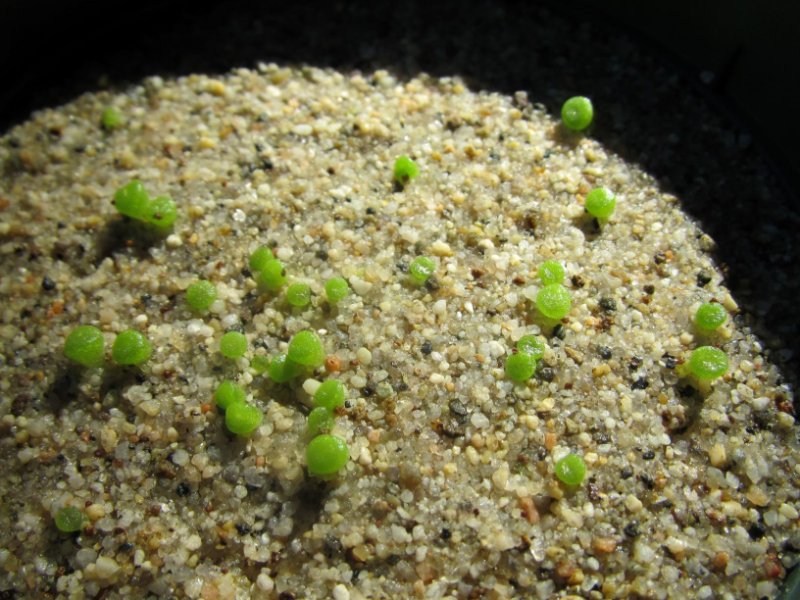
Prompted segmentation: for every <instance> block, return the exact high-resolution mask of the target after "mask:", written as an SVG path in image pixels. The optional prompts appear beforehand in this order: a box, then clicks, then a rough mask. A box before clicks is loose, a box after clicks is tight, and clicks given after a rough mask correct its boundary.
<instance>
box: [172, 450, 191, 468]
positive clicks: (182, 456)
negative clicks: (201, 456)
mask: <svg viewBox="0 0 800 600" xmlns="http://www.w3.org/2000/svg"><path fill="white" fill-rule="evenodd" d="M188 462H189V453H188V452H187V451H186V450H184V449H183V448H178V449H177V450H175V452H173V453H172V463H173V464H175V465H177V466H179V467H182V466H184V465H185V464H186V463H188Z"/></svg>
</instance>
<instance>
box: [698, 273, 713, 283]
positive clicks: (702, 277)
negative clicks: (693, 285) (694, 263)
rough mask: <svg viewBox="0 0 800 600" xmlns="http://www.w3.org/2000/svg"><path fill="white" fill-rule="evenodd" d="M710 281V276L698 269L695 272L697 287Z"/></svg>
mask: <svg viewBox="0 0 800 600" xmlns="http://www.w3.org/2000/svg"><path fill="white" fill-rule="evenodd" d="M709 283H711V277H709V276H708V275H706V274H705V273H703V272H702V271H700V272H699V273H698V274H697V287H705V286H707V285H708V284H709Z"/></svg>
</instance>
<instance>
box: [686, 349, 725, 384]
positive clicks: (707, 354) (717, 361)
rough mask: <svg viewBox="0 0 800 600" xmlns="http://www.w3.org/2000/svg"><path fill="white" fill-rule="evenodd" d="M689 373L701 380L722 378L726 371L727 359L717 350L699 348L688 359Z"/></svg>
mask: <svg viewBox="0 0 800 600" xmlns="http://www.w3.org/2000/svg"><path fill="white" fill-rule="evenodd" d="M689 371H690V372H691V373H692V374H693V375H694V376H695V377H697V378H698V379H702V380H711V379H716V378H717V377H722V376H723V375H724V374H725V373H726V372H727V371H728V357H727V356H726V355H725V353H724V352H723V351H722V350H720V349H719V348H714V347H713V346H700V347H699V348H695V349H694V350H693V351H692V355H691V356H690V357H689Z"/></svg>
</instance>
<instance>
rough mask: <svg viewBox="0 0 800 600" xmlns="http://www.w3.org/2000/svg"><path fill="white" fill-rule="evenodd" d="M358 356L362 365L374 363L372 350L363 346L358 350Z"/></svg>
mask: <svg viewBox="0 0 800 600" xmlns="http://www.w3.org/2000/svg"><path fill="white" fill-rule="evenodd" d="M356 358H357V359H358V362H360V363H361V364H362V365H364V366H367V365H369V364H370V363H372V352H370V351H369V350H367V349H366V348H364V347H363V346H362V347H361V348H359V349H358V350H357V351H356Z"/></svg>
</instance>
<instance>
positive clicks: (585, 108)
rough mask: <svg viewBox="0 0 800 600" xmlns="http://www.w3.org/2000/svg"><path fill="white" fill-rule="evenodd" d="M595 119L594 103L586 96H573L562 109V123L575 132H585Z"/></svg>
mask: <svg viewBox="0 0 800 600" xmlns="http://www.w3.org/2000/svg"><path fill="white" fill-rule="evenodd" d="M593 118H594V107H593V106H592V101H591V100H589V98H587V97H585V96H573V97H572V98H570V99H569V100H567V101H566V102H564V105H563V106H562V107H561V121H562V122H563V123H564V127H566V128H567V129H572V130H573V131H583V130H584V129H586V128H587V127H588V126H589V125H590V124H591V123H592V119H593Z"/></svg>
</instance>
